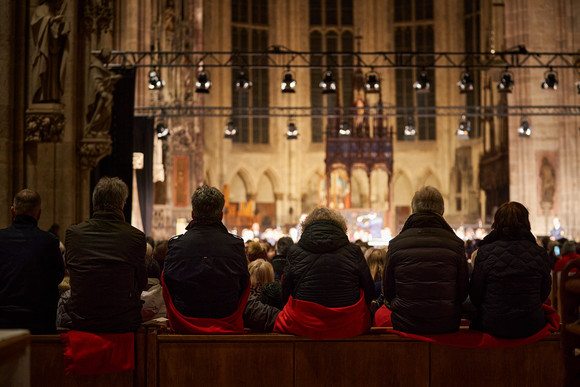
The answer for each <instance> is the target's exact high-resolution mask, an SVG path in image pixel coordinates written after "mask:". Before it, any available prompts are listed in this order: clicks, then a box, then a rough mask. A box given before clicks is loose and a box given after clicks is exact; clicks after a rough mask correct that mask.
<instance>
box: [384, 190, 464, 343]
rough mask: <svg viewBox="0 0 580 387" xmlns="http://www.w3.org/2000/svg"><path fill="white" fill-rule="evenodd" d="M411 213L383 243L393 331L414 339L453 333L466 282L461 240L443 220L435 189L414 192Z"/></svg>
mask: <svg viewBox="0 0 580 387" xmlns="http://www.w3.org/2000/svg"><path fill="white" fill-rule="evenodd" d="M411 208H412V211H413V213H412V214H411V216H409V218H408V219H407V221H406V222H405V224H404V226H403V229H402V230H401V232H400V234H399V235H397V236H396V237H395V238H393V239H392V240H391V241H390V243H389V250H388V251H387V262H388V263H387V268H386V270H385V273H384V276H383V292H384V296H385V300H386V301H387V302H388V303H389V305H387V306H388V307H389V308H390V309H391V311H392V316H391V319H392V323H393V327H394V328H395V329H396V330H399V331H403V332H408V333H417V334H434V333H451V332H455V331H457V330H458V329H459V325H460V322H461V304H462V302H463V301H464V300H465V298H466V297H467V293H468V283H469V282H468V281H469V278H468V273H467V260H466V257H465V250H464V245H463V241H462V240H461V239H459V238H458V237H457V236H456V235H455V232H454V231H453V229H452V228H451V227H450V226H449V225H448V224H447V222H446V221H445V219H443V212H444V202H443V197H442V196H441V193H440V192H439V191H438V190H437V189H435V188H433V187H429V186H427V187H423V188H422V189H420V190H419V191H417V192H416V193H415V195H414V196H413V199H412V201H411Z"/></svg>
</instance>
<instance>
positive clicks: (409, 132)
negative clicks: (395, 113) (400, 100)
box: [403, 117, 417, 141]
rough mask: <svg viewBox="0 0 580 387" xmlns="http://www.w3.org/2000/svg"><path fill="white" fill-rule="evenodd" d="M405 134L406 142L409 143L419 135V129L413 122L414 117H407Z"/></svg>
mask: <svg viewBox="0 0 580 387" xmlns="http://www.w3.org/2000/svg"><path fill="white" fill-rule="evenodd" d="M403 134H404V136H405V140H407V141H413V140H414V139H415V135H416V134H417V128H416V127H415V123H414V122H413V117H407V124H405V128H404V130H403Z"/></svg>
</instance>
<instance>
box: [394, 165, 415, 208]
mask: <svg viewBox="0 0 580 387" xmlns="http://www.w3.org/2000/svg"><path fill="white" fill-rule="evenodd" d="M414 194H415V189H414V188H413V184H412V183H411V179H410V177H409V175H408V174H407V172H405V171H403V170H397V171H396V172H395V174H394V179H393V206H410V205H411V199H413V195H414Z"/></svg>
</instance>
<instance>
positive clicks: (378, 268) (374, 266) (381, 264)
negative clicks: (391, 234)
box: [365, 247, 387, 300]
mask: <svg viewBox="0 0 580 387" xmlns="http://www.w3.org/2000/svg"><path fill="white" fill-rule="evenodd" d="M365 259H366V261H367V265H369V269H370V271H371V276H372V277H373V280H374V281H375V295H374V298H373V299H374V300H376V299H378V298H379V297H380V296H381V287H382V279H383V271H384V270H385V266H386V265H387V250H385V249H377V248H374V247H370V248H369V249H367V251H366V252H365Z"/></svg>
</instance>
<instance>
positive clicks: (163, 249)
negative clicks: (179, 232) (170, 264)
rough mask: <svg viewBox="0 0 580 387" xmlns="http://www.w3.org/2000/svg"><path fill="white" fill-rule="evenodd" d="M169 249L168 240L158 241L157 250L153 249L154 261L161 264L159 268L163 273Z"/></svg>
mask: <svg viewBox="0 0 580 387" xmlns="http://www.w3.org/2000/svg"><path fill="white" fill-rule="evenodd" d="M168 247H169V241H168V240H167V239H164V240H161V241H157V243H155V248H154V249H153V259H155V261H156V262H157V263H158V264H159V267H160V268H161V270H162V271H163V267H164V266H165V256H166V255H167V249H168Z"/></svg>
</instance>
